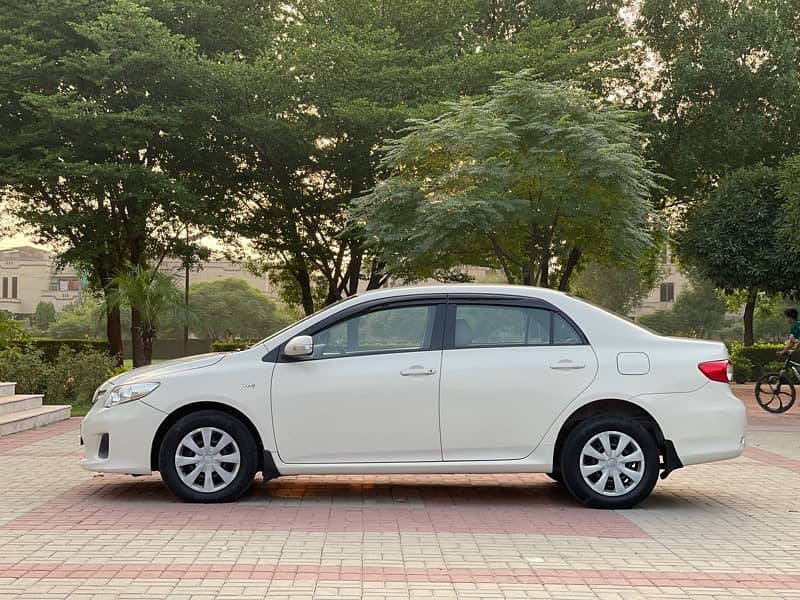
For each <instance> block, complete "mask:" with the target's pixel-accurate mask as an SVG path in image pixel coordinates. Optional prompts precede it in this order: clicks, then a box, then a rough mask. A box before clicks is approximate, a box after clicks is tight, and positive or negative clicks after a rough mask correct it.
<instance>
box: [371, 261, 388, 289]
mask: <svg viewBox="0 0 800 600" xmlns="http://www.w3.org/2000/svg"><path fill="white" fill-rule="evenodd" d="M385 268H386V263H385V262H384V261H382V260H379V261H378V262H377V264H375V265H374V267H373V269H372V271H371V272H370V274H369V281H368V282H367V290H368V291H369V290H377V289H378V288H380V287H383V284H385V283H386V281H387V280H388V279H389V275H388V274H387V273H386V272H385V271H384V269H385Z"/></svg>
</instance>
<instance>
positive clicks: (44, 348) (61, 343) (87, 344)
mask: <svg viewBox="0 0 800 600" xmlns="http://www.w3.org/2000/svg"><path fill="white" fill-rule="evenodd" d="M11 345H12V346H15V347H18V348H20V349H25V348H33V349H35V350H39V351H41V353H42V358H43V359H44V360H45V362H53V361H55V359H56V357H57V356H58V353H59V352H60V351H61V348H69V349H70V350H73V351H75V352H86V351H95V352H104V353H106V354H108V352H109V346H108V342H106V341H105V340H91V339H75V340H58V339H49V338H34V339H32V340H30V341H27V342H14V343H12V344H11Z"/></svg>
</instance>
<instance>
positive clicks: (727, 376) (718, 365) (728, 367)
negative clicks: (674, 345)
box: [697, 359, 733, 383]
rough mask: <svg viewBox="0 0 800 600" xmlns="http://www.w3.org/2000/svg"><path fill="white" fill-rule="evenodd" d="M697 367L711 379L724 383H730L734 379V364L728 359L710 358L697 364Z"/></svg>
mask: <svg viewBox="0 0 800 600" xmlns="http://www.w3.org/2000/svg"><path fill="white" fill-rule="evenodd" d="M697 368H699V369H700V370H701V371H702V372H703V375H705V376H706V377H708V378H709V379H710V380H711V381H720V382H722V383H730V382H731V381H733V364H732V363H731V361H729V360H728V359H725V360H710V361H708V362H704V363H700V364H699V365H697Z"/></svg>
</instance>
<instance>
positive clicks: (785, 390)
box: [756, 373, 796, 414]
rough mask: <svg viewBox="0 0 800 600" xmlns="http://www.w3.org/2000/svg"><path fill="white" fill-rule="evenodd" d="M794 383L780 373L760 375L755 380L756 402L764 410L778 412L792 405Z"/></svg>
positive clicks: (784, 410) (794, 393)
mask: <svg viewBox="0 0 800 600" xmlns="http://www.w3.org/2000/svg"><path fill="white" fill-rule="evenodd" d="M795 395H796V391H795V389H794V384H793V383H792V382H791V381H789V379H787V378H786V376H785V375H781V374H780V373H768V374H766V375H762V376H761V378H760V379H759V380H758V381H757V382H756V402H758V405H759V406H760V407H761V408H763V409H764V410H765V411H767V412H770V413H773V414H780V413H784V412H786V411H787V410H789V409H790V408H792V406H793V405H794V400H795Z"/></svg>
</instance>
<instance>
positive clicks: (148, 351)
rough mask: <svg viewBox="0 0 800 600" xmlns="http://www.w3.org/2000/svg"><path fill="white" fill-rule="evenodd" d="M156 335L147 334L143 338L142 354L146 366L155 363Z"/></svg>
mask: <svg viewBox="0 0 800 600" xmlns="http://www.w3.org/2000/svg"><path fill="white" fill-rule="evenodd" d="M154 339H155V333H145V334H144V335H143V336H142V354H143V355H144V364H145V365H149V364H152V362H153V341H154Z"/></svg>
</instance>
